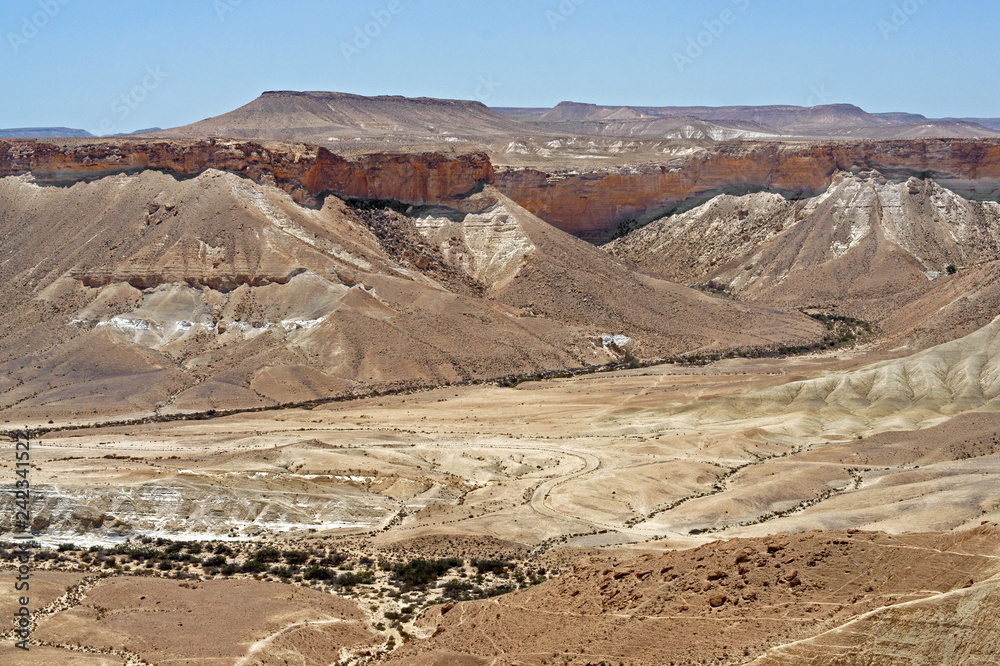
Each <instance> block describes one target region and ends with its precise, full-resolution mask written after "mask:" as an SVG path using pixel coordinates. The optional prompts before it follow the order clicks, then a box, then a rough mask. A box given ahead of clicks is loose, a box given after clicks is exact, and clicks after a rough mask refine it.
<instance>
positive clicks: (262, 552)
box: [251, 546, 281, 562]
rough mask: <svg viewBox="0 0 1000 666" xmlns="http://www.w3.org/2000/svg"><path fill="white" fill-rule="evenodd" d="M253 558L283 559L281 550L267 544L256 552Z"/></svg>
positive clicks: (265, 559)
mask: <svg viewBox="0 0 1000 666" xmlns="http://www.w3.org/2000/svg"><path fill="white" fill-rule="evenodd" d="M251 559H254V560H257V561H258V562H277V561H278V560H280V559H281V551H279V550H278V549H277V548H271V547H270V546H265V547H264V548H261V549H259V550H258V551H257V552H256V553H254V554H253V557H252V558H251Z"/></svg>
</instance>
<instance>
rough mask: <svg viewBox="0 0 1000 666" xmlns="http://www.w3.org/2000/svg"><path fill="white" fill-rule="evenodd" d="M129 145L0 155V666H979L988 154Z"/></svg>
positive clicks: (903, 121)
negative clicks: (18, 632) (24, 588)
mask: <svg viewBox="0 0 1000 666" xmlns="http://www.w3.org/2000/svg"><path fill="white" fill-rule="evenodd" d="M984 122H987V124H988V121H984ZM156 134H157V136H158V137H165V138H155V137H145V138H129V139H114V140H107V141H103V140H92V139H87V138H77V139H60V140H57V141H32V140H20V141H0V174H2V175H3V178H0V282H2V289H0V314H3V317H2V318H0V421H2V423H3V432H2V433H0V435H2V439H3V441H4V442H7V443H6V444H3V446H2V447H0V451H3V453H2V454H0V485H2V486H3V487H4V488H5V489H6V490H8V491H9V490H14V489H15V480H16V479H20V480H22V484H21V485H22V486H24V485H25V484H26V483H27V480H26V479H25V477H26V476H27V477H30V487H31V499H30V526H29V527H28V530H29V531H30V532H31V538H32V539H33V540H34V541H32V542H27V543H26V542H25V541H24V540H18V541H17V542H16V543H15V541H14V540H13V538H12V536H13V534H14V532H15V530H17V529H19V527H20V526H18V525H17V522H18V520H17V518H16V516H17V515H18V514H17V511H18V510H23V509H21V508H20V507H19V506H18V497H17V495H16V494H15V493H13V492H4V493H2V494H0V613H3V614H4V615H5V616H6V617H8V618H11V617H12V616H11V613H12V612H13V611H14V609H15V608H16V607H18V606H19V605H20V602H21V599H20V597H19V596H18V595H17V593H16V591H15V589H14V585H13V583H14V577H15V575H17V574H16V573H15V572H16V569H15V566H16V565H17V564H19V563H21V561H22V559H23V557H22V556H20V555H17V554H16V549H17V548H18V547H19V546H18V544H20V545H21V546H25V545H26V546H27V547H28V549H29V550H30V552H31V558H30V566H31V589H30V607H31V610H32V611H33V617H32V623H31V625H30V628H31V640H32V644H31V648H32V649H31V651H30V653H24V652H23V651H21V650H18V649H16V648H15V647H14V640H15V634H14V631H13V625H10V624H6V623H4V626H2V627H0V664H7V663H10V664H63V663H65V664H81V665H83V666H98V665H102V666H103V665H109V666H110V665H114V666H158V665H160V664H163V665H168V664H227V665H232V666H249V665H250V664H262V665H263V664H276V665H277V664H302V665H311V664H316V665H329V664H336V665H337V666H374V665H375V664H400V665H403V664H405V665H413V666H417V665H424V666H430V665H434V664H440V665H442V666H444V665H453V664H459V665H467V666H494V665H495V666H501V665H510V666H513V665H514V664H520V665H522V666H525V665H527V664H578V665H580V666H583V665H584V664H593V665H595V666H596V665H597V664H601V665H602V666H604V665H605V664H617V665H619V666H623V665H625V664H628V665H630V666H638V665H643V666H647V665H648V666H663V665H665V664H751V663H756V664H768V665H777V664H800V663H807V664H816V665H823V664H829V665H831V666H832V665H834V664H858V665H859V666H860V665H861V664H896V663H908V664H928V665H931V664H991V663H997V662H998V660H1000V657H998V653H997V648H996V645H997V639H998V638H1000V636H998V630H997V627H998V623H997V621H996V618H997V609H998V605H997V599H998V598H1000V597H998V594H997V581H998V576H1000V569H998V561H1000V560H998V558H1000V539H998V537H1000V528H998V527H997V524H998V522H1000V484H998V483H997V481H998V475H1000V402H998V399H1000V317H998V315H1000V310H998V307H1000V289H998V287H997V276H996V270H995V269H996V260H997V255H998V251H1000V209H998V205H997V204H996V203H995V202H994V201H993V200H995V199H996V198H997V186H998V183H1000V166H998V165H1000V144H998V142H997V140H996V139H995V138H969V137H973V136H975V137H989V136H990V135H991V134H992V132H990V131H989V130H986V129H985V128H984V127H982V126H978V125H975V124H973V123H971V122H964V121H951V120H947V121H937V120H933V119H931V120H928V119H925V118H922V117H919V116H914V115H912V114H868V113H865V112H864V111H862V110H860V109H857V108H856V107H850V106H847V105H832V106H825V107H815V108H812V109H801V108H798V107H728V108H722V109H709V108H705V107H690V108H685V109H672V108H668V107H658V108H653V107H649V108H638V107H596V106H593V105H578V104H570V103H567V104H562V105H559V106H558V107H556V108H555V109H551V110H544V109H542V110H538V109H516V110H505V111H504V113H503V114H500V113H497V112H495V111H493V110H490V109H488V108H486V107H485V106H483V105H481V104H478V103H472V102H451V101H447V100H430V99H415V100H412V99H406V98H401V97H384V98H364V97H360V96H353V95H344V94H337V93H268V94H265V95H264V96H262V97H261V98H260V99H258V100H256V101H254V102H252V103H251V104H249V105H247V106H245V107H243V108H241V109H238V110H236V111H234V112H232V113H230V114H225V115H224V116H220V117H218V118H213V119H208V120H206V121H203V122H201V123H196V124H195V125H191V126H187V127H184V128H177V129H176V130H166V131H163V132H157V133H156ZM803 136H805V137H813V138H815V137H820V136H822V137H827V138H829V137H841V138H848V137H849V138H859V137H880V138H879V140H871V141H839V140H829V141H823V142H817V141H812V140H809V141H779V140H775V138H777V137H783V138H785V139H787V138H788V137H803ZM911 136H921V137H924V138H920V139H913V140H911V139H898V140H894V141H888V140H884V138H885V137H911ZM941 136H946V137H956V136H957V137H963V138H926V137H941ZM719 139H725V141H719ZM751 139H752V140H751ZM720 194H721V195H722V196H717V195H720ZM550 223H552V224H550ZM644 225H645V226H644ZM567 232H571V233H572V234H575V235H576V236H577V237H574V236H573V235H571V233H567ZM628 232H631V233H628ZM615 233H619V234H620V235H623V237H622V238H619V239H618V240H616V241H615V242H614V243H612V244H611V245H610V246H608V247H605V248H599V247H595V246H594V245H592V244H589V243H587V242H585V241H584V240H581V238H580V237H584V238H589V239H591V240H604V239H607V238H608V237H609V236H610V235H613V234H615ZM625 234H627V235H625ZM15 441H20V442H21V445H20V449H21V450H22V451H23V450H28V451H30V465H28V466H27V467H25V464H24V463H23V462H22V464H21V466H20V467H18V466H17V465H16V461H15V457H14V452H15V445H14V442H15Z"/></svg>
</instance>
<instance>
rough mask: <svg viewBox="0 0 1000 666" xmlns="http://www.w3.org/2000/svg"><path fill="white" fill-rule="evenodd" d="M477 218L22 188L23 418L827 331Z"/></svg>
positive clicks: (289, 395)
mask: <svg viewBox="0 0 1000 666" xmlns="http://www.w3.org/2000/svg"><path fill="white" fill-rule="evenodd" d="M460 204H461V205H462V206H463V208H464V211H460V210H457V209H453V208H445V207H437V208H426V209H424V208H421V209H414V208H410V209H404V211H403V212H402V213H400V212H397V211H395V210H393V209H385V208H381V207H379V206H375V207H374V208H371V207H368V208H367V209H363V210H359V209H352V208H351V207H350V206H348V205H346V204H345V203H344V202H343V201H342V200H339V199H337V198H336V197H332V196H330V197H327V198H326V199H325V202H324V204H323V206H322V207H320V208H309V207H305V206H301V205H299V204H297V203H295V202H294V201H293V200H292V199H291V198H290V197H289V196H288V195H286V194H285V193H284V192H282V191H281V190H278V189H276V188H274V187H268V186H260V185H257V184H255V183H254V182H253V181H250V180H248V179H243V178H240V177H237V176H235V175H232V174H228V173H223V172H218V171H213V170H210V171H206V172H204V173H203V174H201V175H199V176H197V177H195V178H193V179H188V180H178V179H176V178H174V177H172V176H170V175H166V174H162V173H158V172H153V171H145V172H143V173H141V174H139V175H135V176H127V175H119V176H109V177H106V178H103V179H100V180H98V181H96V182H93V183H78V184H76V185H74V186H73V187H70V188H59V187H43V186H39V185H37V184H35V183H33V182H32V181H31V179H30V178H28V177H20V178H7V179H4V180H2V181H0V216H2V217H0V228H2V233H3V237H2V243H3V248H5V249H0V252H3V253H4V257H5V260H4V262H3V266H2V268H0V271H2V276H3V280H4V284H5V289H4V290H3V293H2V295H0V309H2V311H3V312H4V313H5V317H4V321H3V324H2V325H0V357H2V361H0V363H2V366H0V367H2V370H0V372H2V374H3V377H4V379H3V386H2V395H3V397H2V398H0V400H2V407H3V411H5V412H6V416H5V417H4V418H6V419H9V420H16V419H19V418H22V419H23V418H29V419H30V418H31V415H32V414H34V415H35V416H36V417H40V416H42V415H46V420H47V419H48V418H52V417H53V416H56V415H64V416H70V417H75V418H76V419H78V420H99V419H100V418H101V417H102V415H108V414H112V413H117V414H122V415H143V414H147V415H148V414H150V413H153V412H154V411H155V412H157V413H171V412H175V411H178V410H180V411H205V410H207V409H229V408H250V407H260V406H273V405H277V404H283V403H291V402H298V401H303V400H313V399H317V398H324V397H332V396H337V395H347V394H351V393H352V392H355V391H361V392H363V391H365V390H372V389H375V388H379V387H382V388H384V387H393V386H400V385H402V386H406V385H416V386H420V385H439V384H442V383H455V382H463V381H469V380H484V379H498V378H502V377H506V376H510V375H525V374H535V373H538V372H547V371H557V370H565V369H569V368H581V367H586V366H596V365H602V364H605V363H609V362H613V361H615V360H617V359H618V358H620V355H621V354H620V353H615V352H613V351H609V350H608V349H606V348H605V347H604V345H603V343H602V342H601V341H602V339H603V336H609V335H610V336H615V335H622V336H627V337H628V338H629V339H630V340H631V341H633V342H632V344H633V349H632V353H633V354H635V355H636V356H645V357H651V358H662V357H664V356H669V355H673V354H678V353H689V352H693V351H700V350H709V349H712V350H725V349H740V348H743V349H752V348H768V347H776V346H781V345H787V344H802V343H809V342H815V341H816V340H817V339H818V338H819V337H820V336H821V334H822V330H821V328H822V327H820V326H819V325H818V324H817V323H816V322H814V321H811V320H809V319H808V318H806V317H804V316H802V315H801V314H798V313H789V312H786V311H780V310H775V309H772V308H770V307H765V308H760V307H756V306H746V305H743V304H739V303H735V302H733V301H730V300H726V299H720V298H714V297H709V296H706V295H704V294H701V293H698V292H696V291H694V290H691V289H688V288H685V287H681V286H679V285H676V284H673V283H668V282H664V281H661V280H657V279H654V278H650V277H648V276H645V275H642V274H639V273H637V272H634V271H633V270H632V269H630V268H629V267H627V266H625V265H624V264H623V263H621V262H619V261H617V260H615V259H613V258H611V257H609V256H608V255H607V254H605V253H602V252H600V251H599V250H598V249H596V248H594V247H592V246H590V245H589V244H587V243H584V242H582V241H579V240H577V239H574V238H572V237H570V236H568V235H567V234H565V233H563V232H560V231H558V230H556V229H554V228H552V227H550V226H549V225H546V224H545V223H544V222H542V221H541V220H539V219H538V218H536V217H534V216H533V215H531V214H530V213H527V212H526V211H524V210H523V209H522V208H520V207H519V206H517V205H516V204H514V203H513V202H512V201H510V200H509V199H507V198H505V197H503V195H501V194H499V193H497V192H495V191H493V190H487V191H486V192H483V193H480V194H476V195H472V196H470V197H467V198H466V199H463V200H462V201H461V202H460ZM39 220H45V221H46V222H45V227H46V228H45V233H42V234H39V233H38V231H37V229H38V227H37V225H38V224H39V222H38V221H39ZM595 340H596V341H597V342H596V343H595Z"/></svg>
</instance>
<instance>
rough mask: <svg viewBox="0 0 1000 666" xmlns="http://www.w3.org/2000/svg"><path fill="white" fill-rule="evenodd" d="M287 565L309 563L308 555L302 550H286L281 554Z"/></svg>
mask: <svg viewBox="0 0 1000 666" xmlns="http://www.w3.org/2000/svg"><path fill="white" fill-rule="evenodd" d="M281 555H282V557H284V558H285V562H287V563H288V564H305V563H306V562H308V561H309V557H310V555H309V553H308V552H306V551H304V550H286V551H285V552H284V553H282V554H281Z"/></svg>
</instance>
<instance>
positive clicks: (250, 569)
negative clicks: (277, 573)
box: [240, 560, 267, 573]
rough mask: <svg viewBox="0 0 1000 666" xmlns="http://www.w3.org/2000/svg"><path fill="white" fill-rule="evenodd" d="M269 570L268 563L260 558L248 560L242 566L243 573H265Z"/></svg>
mask: <svg viewBox="0 0 1000 666" xmlns="http://www.w3.org/2000/svg"><path fill="white" fill-rule="evenodd" d="M265 571H267V564H265V563H264V562H261V561H260V560H247V561H246V562H244V563H243V564H242V566H240V572H242V573H263V572H265Z"/></svg>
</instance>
